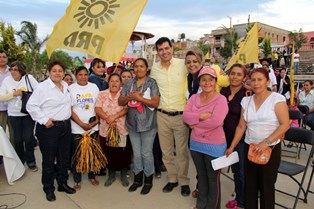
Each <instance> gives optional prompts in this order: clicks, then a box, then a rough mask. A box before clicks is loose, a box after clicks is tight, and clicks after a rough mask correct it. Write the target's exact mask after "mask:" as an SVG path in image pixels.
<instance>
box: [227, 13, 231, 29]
mask: <svg viewBox="0 0 314 209" xmlns="http://www.w3.org/2000/svg"><path fill="white" fill-rule="evenodd" d="M227 17H228V18H229V20H230V29H231V28H232V17H229V16H227Z"/></svg>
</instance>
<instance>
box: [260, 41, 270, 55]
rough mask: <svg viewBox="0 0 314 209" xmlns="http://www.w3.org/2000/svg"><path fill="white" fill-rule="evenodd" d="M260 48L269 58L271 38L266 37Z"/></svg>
mask: <svg viewBox="0 0 314 209" xmlns="http://www.w3.org/2000/svg"><path fill="white" fill-rule="evenodd" d="M260 48H261V49H262V52H263V55H264V57H265V58H269V57H270V56H271V50H272V48H271V43H270V39H269V38H264V40H263V42H262V44H261V46H260Z"/></svg>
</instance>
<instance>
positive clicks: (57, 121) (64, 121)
mask: <svg viewBox="0 0 314 209" xmlns="http://www.w3.org/2000/svg"><path fill="white" fill-rule="evenodd" d="M69 120H70V118H69V119H66V120H53V121H52V122H53V124H61V123H66V122H68V121H69Z"/></svg>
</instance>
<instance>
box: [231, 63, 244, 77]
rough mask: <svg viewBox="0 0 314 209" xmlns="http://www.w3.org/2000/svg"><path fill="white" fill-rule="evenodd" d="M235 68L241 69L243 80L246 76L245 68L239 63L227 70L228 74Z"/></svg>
mask: <svg viewBox="0 0 314 209" xmlns="http://www.w3.org/2000/svg"><path fill="white" fill-rule="evenodd" d="M235 67H239V68H241V69H242V71H243V74H244V78H245V77H246V74H247V70H246V68H245V67H244V65H241V64H239V63H235V64H233V65H232V66H231V67H230V69H229V73H231V71H232V69H233V68H235Z"/></svg>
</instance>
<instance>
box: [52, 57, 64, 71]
mask: <svg viewBox="0 0 314 209" xmlns="http://www.w3.org/2000/svg"><path fill="white" fill-rule="evenodd" d="M55 65H60V66H61V68H62V69H63V71H65V66H64V64H63V62H61V61H60V60H52V61H51V62H50V63H49V65H48V66H49V67H48V72H50V71H51V69H52V68H53V67H54V66H55Z"/></svg>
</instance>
